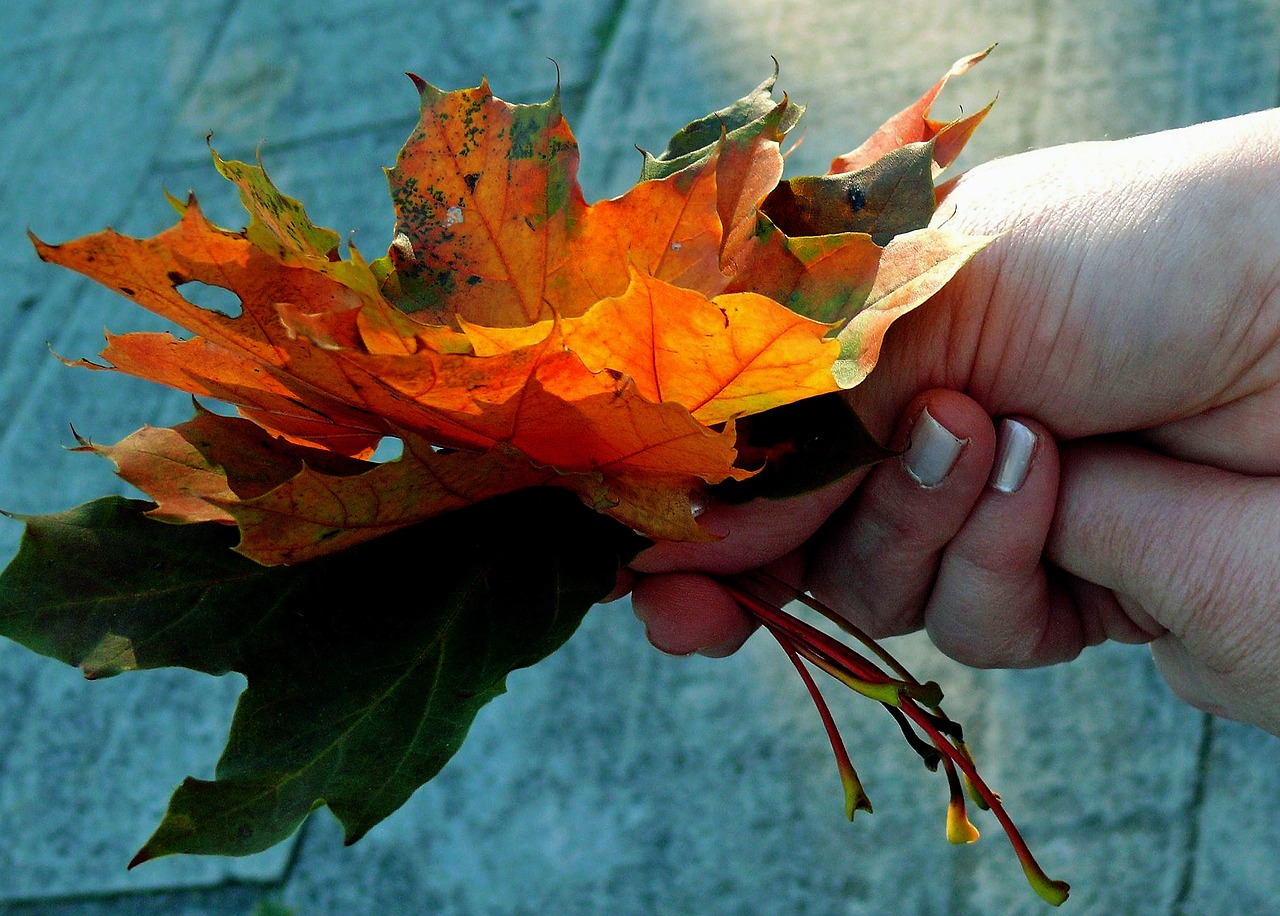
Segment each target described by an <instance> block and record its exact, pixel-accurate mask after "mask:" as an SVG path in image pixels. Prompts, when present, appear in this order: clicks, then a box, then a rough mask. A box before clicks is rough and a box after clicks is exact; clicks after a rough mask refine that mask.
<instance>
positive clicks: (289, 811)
mask: <svg viewBox="0 0 1280 916" xmlns="http://www.w3.org/2000/svg"><path fill="white" fill-rule="evenodd" d="M149 508H151V504H149V503H145V502H140V501H133V500H126V499H122V498H118V497H108V498H105V499H100V500H97V501H94V502H91V503H88V504H86V505H84V506H81V507H79V508H77V509H72V510H70V511H68V512H63V513H59V514H57V515H46V516H34V517H26V518H25V519H23V520H24V521H25V522H26V525H27V529H26V533H25V535H24V537H23V542H22V546H21V549H20V551H19V553H18V556H17V558H16V559H15V560H14V561H13V563H12V564H11V565H10V566H9V567H8V569H6V570H5V572H4V573H3V574H2V575H0V635H4V636H7V637H9V638H10V639H13V640H15V641H17V642H20V643H23V644H24V645H26V646H28V647H29V648H31V649H34V650H35V651H37V652H40V653H42V654H45V655H49V656H52V657H54V658H57V659H60V660H62V661H65V662H67V663H69V664H72V665H76V666H79V667H80V668H81V669H83V671H84V672H85V675H86V676H88V677H90V678H96V677H108V676H111V675H115V674H119V673H121V672H124V671H129V670H137V669H145V668H157V667H166V666H179V667H185V668H191V669H194V670H196V671H202V672H206V673H208V674H215V675H217V674H224V673H226V672H228V671H239V672H241V673H243V674H244V675H246V676H247V678H248V682H249V683H248V688H247V689H246V690H245V692H244V693H243V694H242V696H241V698H240V702H239V704H238V706H237V708H236V713H235V718H234V720H233V721H232V725H231V733H230V736H229V738H228V742H227V747H226V750H225V751H224V753H223V755H222V759H221V760H220V761H219V762H218V767H217V772H216V778H215V779H214V780H212V781H206V780H200V779H194V778H188V779H186V780H185V781H184V782H183V783H182V785H181V786H179V787H178V789H177V791H176V792H175V793H174V796H173V798H172V800H171V802H170V805H169V810H168V812H167V813H166V814H165V817H164V820H163V821H162V822H161V824H160V826H159V828H158V829H157V830H156V832H155V834H154V835H153V836H152V837H151V839H150V840H148V841H147V843H146V845H145V846H144V847H143V849H142V850H141V851H140V852H139V853H138V855H137V856H136V857H135V859H134V861H133V864H138V863H140V862H143V861H146V860H148V859H152V858H156V857H158V856H162V855H168V854H172V853H180V852H181V853H200V854H220V855H245V854H249V853H254V852H259V851H261V850H263V849H266V848H268V847H269V846H272V845H273V844H275V843H278V842H280V841H281V840H283V839H285V838H286V837H287V836H288V835H289V834H291V833H292V832H293V831H294V830H295V829H296V828H297V827H298V825H299V824H301V822H302V821H303V820H304V819H305V818H306V816H307V814H308V813H309V812H310V811H311V810H312V809H314V808H315V807H317V806H319V805H321V804H325V805H328V807H329V808H330V810H332V811H333V813H334V814H335V815H336V816H337V818H338V819H339V821H341V822H342V824H343V827H344V829H345V832H346V840H347V842H348V843H352V842H355V841H356V840H357V839H359V838H360V837H361V836H363V835H364V834H365V833H366V832H367V831H368V830H369V829H370V828H371V827H373V826H374V825H375V824H377V823H378V822H379V821H380V820H382V819H383V818H385V817H386V816H387V815H389V814H390V813H391V812H393V811H395V810H396V809H397V808H399V807H400V805H402V804H403V803H404V802H405V801H406V800H407V799H408V798H409V796H410V795H411V794H412V793H413V792H414V791H415V790H416V789H417V788H418V787H419V786H421V785H422V784H423V783H425V782H426V781H428V780H429V779H431V778H432V777H433V776H435V774H436V773H437V772H439V770H440V769H441V767H443V766H444V764H445V763H446V762H447V761H448V760H449V758H450V757H452V756H453V754H454V753H455V752H456V751H457V749H458V748H459V746H460V745H461V744H462V740H463V738H464V737H465V735H466V733H467V730H468V728H469V727H470V724H471V722H472V720H473V719H474V717H475V715H476V713H477V712H478V711H479V709H480V708H481V707H482V706H483V705H484V704H485V703H487V702H489V701H490V700H492V699H493V698H494V697H496V696H498V695H499V694H501V693H502V692H503V691H504V689H505V681H506V676H507V674H508V673H509V672H510V671H512V670H514V669H516V668H520V667H525V666H528V665H531V664H533V663H535V662H537V661H539V660H541V659H542V658H544V657H545V656H547V655H549V654H550V653H551V652H553V651H554V650H555V649H557V648H558V647H559V646H560V645H562V644H563V643H564V641H565V640H566V639H568V638H569V636H570V635H571V634H572V633H573V632H574V630H575V629H576V628H577V626H578V624H579V622H580V621H581V619H582V617H583V615H584V614H585V613H586V611H587V610H588V608H590V607H591V605H592V604H594V603H596V602H597V601H600V600H601V599H603V598H604V597H605V596H606V595H607V594H608V593H609V591H610V590H611V589H612V588H613V586H614V584H615V581H616V578H617V573H618V570H619V568H620V567H621V565H622V564H624V563H626V562H627V561H629V560H630V558H631V557H632V556H633V555H634V554H635V553H636V552H637V551H638V550H639V549H640V548H641V547H643V546H644V545H645V543H647V542H645V541H644V540H643V539H642V538H640V537H639V536H637V535H634V534H633V533H632V532H630V531H629V530H628V529H626V528H625V527H624V526H622V525H620V524H618V523H617V522H615V521H613V520H611V519H609V518H607V517H605V516H602V515H599V514H598V513H595V512H593V511H592V510H590V509H587V508H585V507H584V506H583V505H582V504H581V502H579V501H578V500H577V499H576V498H575V497H574V496H572V495H571V494H569V493H567V492H563V491H558V490H553V489H534V490H526V491H522V492H520V493H516V494H513V495H511V496H507V497H501V498H497V499H493V500H489V501H486V502H484V503H481V504H479V505H476V506H474V507H471V508H468V509H464V510H461V511H458V512H455V513H452V514H451V515H449V516H448V517H447V520H437V521H430V522H426V523H423V524H419V525H415V526H413V527H410V528H406V529H404V530H402V531H400V532H396V533H393V534H390V535H387V536H385V537H383V538H380V539H379V540H377V541H376V542H373V543H370V544H367V545H363V546H360V547H355V548H352V549H349V550H346V551H343V552H341V553H338V554H335V555H332V556H329V557H325V558H321V559H319V560H314V561H311V562H309V563H303V564H299V565H297V566H292V567H263V566H259V565H257V564H255V563H253V562H252V561H250V560H247V559H245V558H244V557H241V556H239V555H238V554H235V553H234V552H232V550H231V549H230V548H231V547H232V546H233V545H234V543H235V538H236V533H235V529H234V528H231V527H227V526H223V525H218V524H196V525H183V526H172V525H166V524H163V523H161V522H157V521H154V520H152V519H149V518H147V517H146V516H145V515H144V513H145V512H146V510H147V509H149ZM531 519H536V520H537V529H536V531H531V530H528V529H527V528H525V527H522V526H521V525H520V524H519V522H520V521H523V522H524V523H525V524H526V525H527V524H528V523H529V520H531Z"/></svg>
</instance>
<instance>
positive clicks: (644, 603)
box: [631, 573, 756, 658]
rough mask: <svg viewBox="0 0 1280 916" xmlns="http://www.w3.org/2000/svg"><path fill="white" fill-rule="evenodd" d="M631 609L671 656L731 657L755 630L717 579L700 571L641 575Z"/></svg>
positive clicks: (662, 649)
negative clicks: (695, 654)
mask: <svg viewBox="0 0 1280 916" xmlns="http://www.w3.org/2000/svg"><path fill="white" fill-rule="evenodd" d="M631 607H632V608H633V609H634V611H635V614H636V616H637V617H638V618H640V621H641V622H642V623H643V624H644V626H645V635H646V636H647V637H648V638H649V642H651V643H652V644H653V645H654V647H655V648H657V649H660V650H661V651H663V652H666V653H668V654H670V655H692V654H693V653H695V652H696V653H698V654H701V655H708V656H711V657H713V658H722V657H724V656H726V655H732V654H733V653H734V652H736V651H738V649H739V648H741V646H742V644H743V643H744V642H746V641H747V637H749V636H750V635H751V634H752V633H753V632H754V631H755V627H756V625H755V622H754V621H753V620H752V619H751V618H750V617H749V616H748V615H747V614H746V612H745V611H743V610H742V609H741V608H740V607H738V604H737V602H736V601H734V600H733V599H732V598H730V597H729V595H728V593H726V592H725V590H724V589H722V588H721V587H720V586H719V585H717V584H716V582H715V580H713V579H711V578H709V577H707V576H703V575H699V574H698V573H667V574H665V575H660V576H642V577H640V578H639V579H637V580H636V583H635V587H634V589H633V590H632V593H631Z"/></svg>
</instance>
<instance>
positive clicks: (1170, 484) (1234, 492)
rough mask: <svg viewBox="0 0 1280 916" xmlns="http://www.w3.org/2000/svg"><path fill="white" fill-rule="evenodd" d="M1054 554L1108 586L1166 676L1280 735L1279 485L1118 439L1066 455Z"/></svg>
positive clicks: (1192, 694) (1206, 705)
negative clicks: (1154, 635) (1143, 630)
mask: <svg viewBox="0 0 1280 916" xmlns="http://www.w3.org/2000/svg"><path fill="white" fill-rule="evenodd" d="M1064 470H1065V473H1064V475H1063V479H1062V490H1061V498H1060V507H1059V512H1058V517H1057V518H1056V519H1055V521H1054V524H1053V527H1052V531H1051V536H1050V538H1049V542H1048V551H1049V556H1050V557H1051V558H1052V559H1053V560H1054V562H1056V563H1058V564H1059V565H1061V566H1062V567H1064V568H1065V569H1068V570H1070V571H1072V572H1073V573H1075V574H1076V575H1079V576H1081V577H1083V578H1087V579H1090V580H1092V581H1094V582H1097V583H1099V585H1101V586H1103V587H1106V588H1108V589H1110V590H1111V591H1112V592H1113V593H1114V594H1115V595H1116V596H1117V599H1118V600H1119V601H1120V602H1121V603H1122V604H1124V605H1125V609H1126V611H1127V612H1128V613H1129V614H1130V615H1131V616H1132V617H1133V619H1134V621H1135V622H1136V623H1137V624H1138V625H1140V626H1146V627H1149V628H1151V629H1153V630H1157V631H1158V630H1159V629H1165V630H1167V633H1166V634H1165V635H1163V636H1161V637H1160V638H1159V639H1157V640H1156V641H1155V642H1154V643H1153V644H1152V653H1153V655H1154V657H1155V660H1156V664H1157V666H1158V667H1159V668H1160V672H1161V674H1162V675H1163V676H1164V677H1165V680H1166V681H1167V682H1168V683H1169V685H1170V686H1171V687H1172V688H1173V689H1174V691H1175V692H1176V693H1178V695H1179V696H1181V697H1182V698H1183V699H1185V700H1187V701H1188V702H1191V703H1192V704H1194V705H1196V706H1199V707H1200V708H1202V709H1207V710H1211V711H1214V712H1220V713H1225V714H1228V715H1230V716H1232V717H1233V718H1239V719H1243V720H1245V721H1248V722H1252V723H1254V724H1257V725H1261V726H1262V727H1264V728H1266V729H1268V730H1269V731H1272V732H1280V572H1277V570H1278V569H1280V546H1277V545H1280V482H1278V481H1277V480H1276V478H1273V477H1255V476H1249V475H1245V474H1237V473H1234V472H1231V471H1224V470H1220V469H1217V468H1211V467H1207V466H1204V465H1199V464H1193V463H1190V462H1184V461H1179V460H1177V459H1173V458H1168V457H1165V456H1162V455H1157V454H1153V453H1151V452H1148V451H1145V450H1142V449H1138V448H1133V447H1129V446H1124V445H1118V444H1114V443H1112V444H1107V443H1090V444H1082V445H1079V446H1075V447H1072V448H1071V449H1070V450H1069V452H1068V453H1067V460H1066V462H1065V465H1064Z"/></svg>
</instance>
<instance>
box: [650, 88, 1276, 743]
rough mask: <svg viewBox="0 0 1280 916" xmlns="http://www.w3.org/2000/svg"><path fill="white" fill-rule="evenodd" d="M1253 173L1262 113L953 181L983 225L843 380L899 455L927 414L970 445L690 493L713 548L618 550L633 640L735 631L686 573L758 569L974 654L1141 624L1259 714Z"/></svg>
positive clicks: (849, 611) (1266, 457)
mask: <svg viewBox="0 0 1280 916" xmlns="http://www.w3.org/2000/svg"><path fill="white" fill-rule="evenodd" d="M1278 173H1280V112H1277V111H1270V112H1261V113H1257V114H1252V115H1245V116H1242V117H1239V118H1233V119H1230V120H1226V121H1218V122H1213V123H1208V124H1201V125H1196V126H1193V127H1189V128H1184V129H1180V130H1175V131H1167V132H1164V133H1159V134H1153V135H1149V136H1145V137H1138V138H1133V139H1127V140H1120V141H1109V142H1099V143H1084V144H1073V145H1070V146H1063V147H1055V148H1051V149H1046V150H1039V151H1035V152H1030V153H1025V154H1021V155H1017V156H1012V157H1009V158H1006V159H1002V160H997V161H994V162H991V163H988V164H986V165H983V166H981V167H978V168H975V169H973V170H972V171H971V172H969V173H967V174H966V175H965V176H964V177H963V178H962V179H961V180H960V181H959V182H958V184H957V185H956V187H955V189H954V190H953V191H952V192H951V194H950V195H949V196H948V198H947V199H946V201H945V202H944V204H943V205H942V207H940V209H939V211H938V214H937V217H936V219H935V222H936V223H937V224H943V225H946V226H947V227H948V228H953V229H956V230H959V231H963V232H971V233H978V234H991V233H1001V235H1000V238H999V239H998V240H996V241H995V242H993V243H992V244H991V245H990V246H989V247H988V248H987V249H986V250H984V251H983V252H982V253H981V254H979V255H978V256H977V257H976V258H975V259H974V261H973V262H972V263H971V264H970V265H969V266H967V267H966V268H965V269H964V270H963V271H961V273H960V274H959V275H958V276H957V278H956V279H955V280H954V281H953V282H952V283H951V284H949V285H948V286H947V287H946V288H945V289H944V290H943V291H942V292H941V293H939V294H938V295H937V296H935V297H934V298H933V299H932V300H931V301H930V302H929V303H926V304H925V305H924V306H922V307H920V308H919V309H917V310H916V311H915V312H913V313H912V314H910V315H908V316H906V317H905V318H903V319H901V320H900V321H899V322H898V323H897V324H895V325H894V327H893V328H892V329H891V330H890V333H889V336H888V339H887V341H886V345H885V348H884V352H883V355H882V358H881V361H880V365H879V366H878V367H877V369H876V370H875V371H874V372H873V373H872V374H871V376H870V378H869V379H868V380H867V381H866V382H864V383H863V384H862V385H860V386H859V387H858V388H856V389H854V390H853V391H852V392H850V393H849V397H850V400H851V401H852V403H853V404H854V406H855V408H856V409H857V410H858V412H859V413H860V415H861V416H862V417H863V418H864V420H865V421H866V423H867V424H868V426H869V428H870V429H871V430H872V431H873V432H874V433H876V434H877V435H878V436H880V437H881V438H882V440H883V439H887V440H891V441H893V442H894V443H895V444H896V445H898V446H899V447H905V446H906V444H907V443H909V442H910V438H911V433H912V428H913V426H914V424H915V423H916V422H917V421H918V418H919V416H920V412H921V410H922V409H923V408H924V407H926V406H927V407H928V409H929V412H930V414H931V415H932V416H933V417H934V418H935V419H937V420H938V421H939V422H940V423H942V425H943V426H945V427H946V428H947V429H948V430H950V431H951V432H952V433H953V434H954V435H956V436H958V437H960V438H962V439H967V440H968V442H967V443H966V445H965V447H964V448H963V449H962V451H961V453H960V456H959V458H958V460H957V462H956V464H955V465H954V467H953V468H952V469H951V471H950V473H949V474H948V475H947V476H946V478H945V479H944V480H943V481H942V482H941V483H940V484H939V485H937V486H935V487H931V488H924V487H921V486H920V485H918V484H917V483H916V482H915V481H914V479H913V478H911V477H910V476H909V475H908V474H907V472H906V469H905V466H904V464H903V462H902V461H901V460H897V459H894V460H890V461H888V462H885V463H883V464H881V465H879V466H878V467H876V468H875V469H873V470H872V471H871V472H870V473H861V474H857V475H853V476H851V477H850V478H848V479H846V480H844V481H841V482H840V483H839V484H837V485H835V486H833V487H830V488H828V489H826V490H823V491H820V492H817V493H812V494H808V495H806V496H805V497H802V498H799V499H796V500H791V501H788V502H787V503H778V502H773V503H755V504H750V505H747V506H737V507H732V506H714V505H713V506H710V507H709V508H708V510H707V511H706V512H705V514H704V515H703V518H702V520H703V523H704V525H705V526H706V527H707V528H708V529H709V530H711V531H713V532H715V533H717V534H719V535H722V539H721V540H719V541H717V542H714V543H711V544H702V545H677V544H664V545H659V546H658V547H655V548H653V549H652V550H650V551H648V552H647V553H646V554H644V555H642V556H641V557H640V558H639V559H638V560H637V562H636V563H635V570H636V572H637V575H636V578H635V580H634V583H633V597H634V606H635V609H636V613H637V615H638V616H639V617H640V618H641V619H642V620H643V621H644V622H645V624H646V627H647V629H648V632H649V635H650V639H651V641H652V642H653V643H654V644H655V645H656V646H658V647H659V648H661V649H663V650H665V651H669V652H673V653H677V654H684V653H688V652H693V651H699V652H703V653H705V654H709V655H725V654H729V653H730V652H732V651H735V650H736V648H737V647H738V646H739V645H741V643H742V641H743V640H745V638H746V637H747V636H748V635H749V634H750V632H751V629H752V625H751V623H750V621H749V620H748V619H747V618H746V617H745V616H744V615H743V614H742V612H741V611H739V610H738V609H737V607H736V605H734V604H733V602H732V601H731V600H730V599H729V598H728V597H727V596H726V595H725V594H724V592H723V591H721V590H720V589H719V587H718V586H717V585H716V584H715V583H714V581H713V580H712V579H710V578H709V577H708V576H706V575H704V573H707V572H710V573H720V574H724V573H732V572H736V571H742V570H745V569H752V568H756V567H766V568H769V569H771V570H772V571H774V572H776V573H777V574H779V575H781V576H783V577H784V578H786V579H788V580H789V581H791V582H793V583H796V584H799V585H801V586H802V587H804V588H806V589H809V590H811V591H812V592H813V593H814V595H815V596H816V597H818V598H819V599H821V600H823V601H825V602H826V603H828V604H829V605H831V606H832V607H834V608H836V609H837V610H839V611H840V612H841V613H843V614H845V615H847V616H848V617H849V618H850V619H852V620H854V621H855V622H857V623H859V624H860V625H861V626H863V627H864V628H865V629H868V630H869V631H871V632H872V634H873V635H881V636H883V635H889V634H894V633H901V632H906V631H909V630H913V629H918V628H920V627H925V628H927V630H928V631H929V633H930V635H931V636H932V638H933V639H934V641H935V642H936V643H937V644H938V645H939V647H940V648H941V649H943V650H944V651H945V652H947V653H948V654H950V655H952V656H954V657H955V658H957V659H959V660H961V661H963V662H966V663H969V664H973V665H978V666H1008V667H1021V666H1033V665H1043V664H1050V663H1054V662H1060V661H1066V660H1068V659H1071V658H1073V657H1075V656H1076V655H1077V654H1079V652H1080V651H1081V650H1082V649H1083V648H1084V647H1085V646H1086V645H1092V644H1096V643H1098V642H1101V641H1103V640H1105V639H1114V640H1119V641H1124V642H1149V643H1150V644H1151V650H1152V652H1153V654H1154V657H1155V660H1156V662H1157V665H1158V667H1159V669H1160V671H1161V673H1162V674H1163V676H1164V677H1165V679H1166V680H1167V681H1168V683H1169V684H1170V686H1171V687H1172V688H1173V689H1174V691H1175V692H1176V693H1177V694H1178V695H1179V696H1181V697H1183V698H1184V699H1186V700H1187V701H1188V702H1191V703H1193V704H1195V705H1196V706H1198V707H1200V708H1203V709H1208V710H1211V711H1213V712H1216V713H1219V714H1222V715H1226V716H1230V717H1233V718H1238V719H1241V720H1243V721H1248V722H1252V723H1255V724H1257V725H1259V726H1261V727H1263V728H1265V729H1267V730H1269V731H1271V732H1273V733H1277V734H1280V346H1277V340H1278V338H1280V204H1277V203H1276V201H1275V198H1274V192H1273V189H1272V187H1271V182H1272V179H1273V176H1275V175H1276V174H1278ZM1001 417H1015V418H1017V419H1019V420H1020V421H1021V422H1022V423H1024V424H1025V425H1026V426H1027V427H1028V428H1029V429H1031V430H1032V432H1034V433H1036V435H1037V441H1036V446H1035V449H1034V451H1033V454H1032V459H1031V463H1030V468H1029V472H1028V476H1027V478H1026V481H1025V483H1024V484H1023V485H1022V487H1021V488H1020V489H1019V490H1018V491H1017V492H1015V493H1013V494H1006V493H1002V492H998V491H996V490H994V489H992V488H991V487H989V486H987V485H986V480H987V475H988V473H989V471H990V469H991V466H992V462H993V456H994V455H995V452H996V427H995V425H994V423H993V420H992V418H1001Z"/></svg>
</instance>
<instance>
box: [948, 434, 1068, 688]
mask: <svg viewBox="0 0 1280 916" xmlns="http://www.w3.org/2000/svg"><path fill="white" fill-rule="evenodd" d="M1057 495H1058V451H1057V447H1056V444H1055V443H1054V440H1053V437H1052V436H1051V435H1049V432H1048V430H1046V429H1045V428H1044V427H1043V426H1041V425H1040V424H1038V423H1036V422H1035V421H1033V420H1029V419H1025V418H1005V419H1004V420H1002V421H1001V423H1000V430H999V444H998V446H997V449H996V456H995V461H994V464H993V467H992V472H991V477H990V479H989V480H988V482H987V486H986V488H985V489H984V491H983V493H982V495H981V496H980V497H979V499H978V500H977V502H976V503H975V504H974V507H973V510H972V511H971V512H970V513H969V517H968V518H967V519H966V521H965V525H964V527H963V528H962V529H961V530H960V532H959V533H958V534H957V535H956V537H955V538H954V539H952V541H951V542H950V543H949V544H948V545H947V548H946V550H945V551H944V553H943V557H942V562H941V564H940V565H939V568H938V578H937V582H936V584H935V587H934V591H933V594H932V596H931V597H930V600H929V602H928V604H927V606H926V608H925V627H926V629H927V630H928V632H929V636H930V638H931V639H932V640H933V641H934V643H935V644H936V645H937V646H938V648H940V649H942V651H943V652H946V653H947V654H948V655H950V656H952V657H953V658H955V659H958V660H959V661H962V662H965V663H967V664H971V665H979V666H983V667H996V666H999V667H1026V666H1030V665H1040V664H1050V663H1053V662H1058V661H1064V660H1066V659H1069V658H1074V657H1075V656H1076V655H1078V654H1079V653H1080V650H1081V649H1083V648H1084V646H1085V643H1086V635H1085V633H1084V631H1083V629H1082V627H1081V623H1080V617H1079V615H1078V614H1077V613H1076V612H1075V607H1074V602H1073V600H1072V597H1071V595H1070V593H1069V592H1068V590H1067V588H1065V587H1064V586H1063V584H1061V583H1059V582H1057V581H1056V580H1055V578H1054V574H1053V572H1052V571H1051V570H1050V569H1048V568H1046V566H1045V565H1044V563H1043V562H1042V557H1043V553H1044V545H1045V540H1046V539H1047V537H1048V533H1049V526H1050V522H1051V520H1052V518H1053V511H1054V504H1055V502H1056V501H1057Z"/></svg>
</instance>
